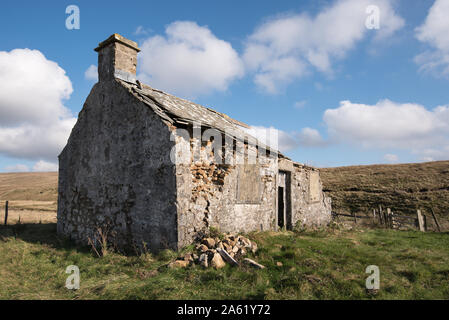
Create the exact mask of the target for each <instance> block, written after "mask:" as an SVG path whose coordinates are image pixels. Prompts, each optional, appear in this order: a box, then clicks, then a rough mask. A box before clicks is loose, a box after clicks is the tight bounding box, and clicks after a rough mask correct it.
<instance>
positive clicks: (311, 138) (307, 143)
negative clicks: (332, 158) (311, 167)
mask: <svg viewBox="0 0 449 320" xmlns="http://www.w3.org/2000/svg"><path fill="white" fill-rule="evenodd" d="M297 137H298V141H299V144H300V145H302V146H304V147H323V146H326V145H327V144H328V142H327V141H325V140H324V139H323V138H322V137H321V134H320V133H319V131H318V130H316V129H312V128H303V129H302V130H301V132H299V133H298V134H297Z"/></svg>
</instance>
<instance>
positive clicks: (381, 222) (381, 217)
mask: <svg viewBox="0 0 449 320" xmlns="http://www.w3.org/2000/svg"><path fill="white" fill-rule="evenodd" d="M383 218H384V217H383V212H382V206H381V205H380V204H379V221H380V224H381V225H382V224H384V219H383Z"/></svg>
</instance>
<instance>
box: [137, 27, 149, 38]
mask: <svg viewBox="0 0 449 320" xmlns="http://www.w3.org/2000/svg"><path fill="white" fill-rule="evenodd" d="M149 32H150V31H149V30H147V29H145V28H144V27H143V26H138V27H137V28H136V31H134V34H135V35H136V36H142V35H147V34H148V33H149Z"/></svg>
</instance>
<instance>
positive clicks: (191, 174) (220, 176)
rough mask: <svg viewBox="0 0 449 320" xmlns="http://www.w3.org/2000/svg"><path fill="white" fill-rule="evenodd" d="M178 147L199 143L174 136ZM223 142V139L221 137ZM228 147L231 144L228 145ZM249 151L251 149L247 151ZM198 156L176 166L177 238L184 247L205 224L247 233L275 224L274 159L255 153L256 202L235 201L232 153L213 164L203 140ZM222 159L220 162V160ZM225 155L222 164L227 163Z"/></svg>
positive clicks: (235, 172)
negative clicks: (256, 161) (258, 182)
mask: <svg viewBox="0 0 449 320" xmlns="http://www.w3.org/2000/svg"><path fill="white" fill-rule="evenodd" d="M176 141H177V146H178V148H179V150H184V151H185V150H190V151H191V152H192V154H193V153H194V146H195V145H197V146H199V145H200V144H201V143H200V142H199V141H197V140H195V139H190V140H187V139H185V138H183V137H180V136H177V138H176ZM223 141H224V140H223ZM231 150H232V147H231ZM250 152H251V151H250ZM201 155H202V156H201V158H200V160H199V161H194V160H193V156H192V158H191V159H190V160H188V161H186V163H184V164H178V165H177V167H176V183H177V190H178V201H177V205H178V240H179V246H180V247H182V246H185V245H187V244H189V243H191V242H192V240H193V239H194V238H195V237H196V236H197V235H198V233H201V232H202V231H205V230H206V229H208V228H209V227H215V228H218V229H219V230H220V231H222V232H249V231H254V230H272V229H273V228H274V224H275V220H274V217H275V212H276V211H275V197H276V192H275V181H276V180H275V175H276V167H277V160H276V159H274V158H269V157H266V156H262V155H259V157H258V162H259V166H258V168H259V169H258V170H259V174H260V183H261V187H262V188H261V195H260V199H261V201H260V203H259V204H243V203H237V201H236V198H237V194H236V193H237V186H238V183H239V182H238V179H239V174H238V173H239V164H236V162H235V159H236V156H237V151H235V153H234V154H233V155H232V158H233V160H234V162H231V164H217V163H216V162H214V161H213V159H214V152H213V148H212V146H211V143H205V144H204V143H203V144H202V147H201ZM223 162H224V161H223ZM229 162H230V161H229V158H228V160H227V162H226V163H229Z"/></svg>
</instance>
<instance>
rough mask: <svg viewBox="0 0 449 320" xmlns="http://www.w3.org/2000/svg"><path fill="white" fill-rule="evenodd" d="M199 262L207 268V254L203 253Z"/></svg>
mask: <svg viewBox="0 0 449 320" xmlns="http://www.w3.org/2000/svg"><path fill="white" fill-rule="evenodd" d="M199 262H200V265H201V266H203V267H204V268H207V267H208V266H209V264H208V262H207V254H205V253H203V254H202V255H200V258H199Z"/></svg>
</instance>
